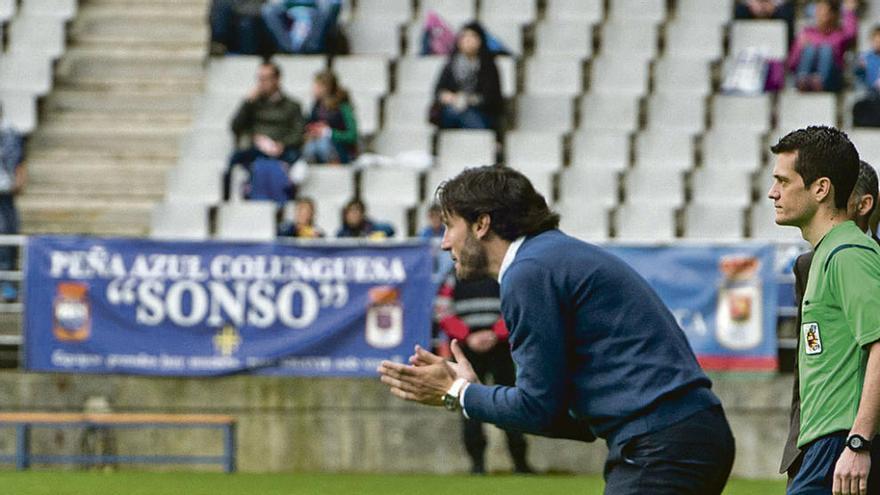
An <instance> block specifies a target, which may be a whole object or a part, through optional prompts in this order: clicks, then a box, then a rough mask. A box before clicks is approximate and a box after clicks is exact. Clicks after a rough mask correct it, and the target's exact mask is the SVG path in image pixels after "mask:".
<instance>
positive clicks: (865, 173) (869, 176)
mask: <svg viewBox="0 0 880 495" xmlns="http://www.w3.org/2000/svg"><path fill="white" fill-rule="evenodd" d="M878 189H880V186H878V184H877V171H876V170H874V167H872V166H871V164H870V163H868V162H866V161H864V160H862V161H860V162H859V178H858V180H856V185H855V187H854V188H853V192H852V193H853V194H854V195H855V196H857V197H859V198H861V197H862V196H864V195H866V194H870V195H871V198H873V199H874V204H873V206H871V211H869V212H868V213H867V214H866V215H865V216H867V217H870V216H871V215H872V214H873V213H874V210H876V209H877V194H878V192H880V190H878Z"/></svg>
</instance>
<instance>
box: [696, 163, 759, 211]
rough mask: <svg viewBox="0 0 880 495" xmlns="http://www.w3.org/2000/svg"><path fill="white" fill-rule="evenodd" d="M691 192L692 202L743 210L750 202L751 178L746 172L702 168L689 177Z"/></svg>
mask: <svg viewBox="0 0 880 495" xmlns="http://www.w3.org/2000/svg"><path fill="white" fill-rule="evenodd" d="M691 190H692V192H693V195H692V197H693V200H694V202H697V203H706V204H710V203H713V202H717V203H719V204H726V205H734V206H739V207H740V208H744V207H746V206H748V205H749V203H751V202H752V176H751V174H750V173H749V172H748V171H746V170H737V169H725V168H702V169H698V170H695V171H694V173H693V174H692V175H691Z"/></svg>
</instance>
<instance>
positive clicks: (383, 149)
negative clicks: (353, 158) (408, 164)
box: [373, 126, 434, 156]
mask: <svg viewBox="0 0 880 495" xmlns="http://www.w3.org/2000/svg"><path fill="white" fill-rule="evenodd" d="M433 134H434V133H433V131H432V130H431V129H426V128H391V129H389V128H388V127H387V126H386V128H385V129H383V130H382V131H381V132H379V134H377V135H376V137H375V138H374V139H373V151H375V152H376V153H379V154H380V155H386V156H397V155H400V154H401V153H404V154H405V153H412V152H419V153H424V154H425V155H430V154H431V140H432V138H433Z"/></svg>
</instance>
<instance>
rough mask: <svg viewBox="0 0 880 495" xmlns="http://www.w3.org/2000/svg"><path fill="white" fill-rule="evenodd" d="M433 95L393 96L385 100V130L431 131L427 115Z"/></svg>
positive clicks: (408, 94)
mask: <svg viewBox="0 0 880 495" xmlns="http://www.w3.org/2000/svg"><path fill="white" fill-rule="evenodd" d="M433 100H434V95H433V94H431V93H422V94H412V93H407V94H397V93H395V94H393V95H391V96H389V97H387V98H385V125H384V128H385V129H398V130H405V129H416V130H425V129H431V124H430V122H428V113H429V111H430V109H431V102H432V101H433Z"/></svg>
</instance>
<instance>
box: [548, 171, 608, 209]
mask: <svg viewBox="0 0 880 495" xmlns="http://www.w3.org/2000/svg"><path fill="white" fill-rule="evenodd" d="M618 175H619V174H618V172H617V171H615V170H613V169H586V168H574V167H569V168H567V169H565V170H563V171H562V173H561V174H560V175H559V201H562V202H566V203H568V204H572V205H576V204H579V203H584V204H599V205H601V206H603V207H605V208H612V207H614V206H616V205H617V200H618V191H619V189H620V185H619V177H618Z"/></svg>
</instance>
